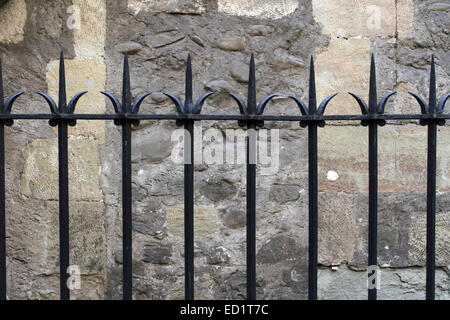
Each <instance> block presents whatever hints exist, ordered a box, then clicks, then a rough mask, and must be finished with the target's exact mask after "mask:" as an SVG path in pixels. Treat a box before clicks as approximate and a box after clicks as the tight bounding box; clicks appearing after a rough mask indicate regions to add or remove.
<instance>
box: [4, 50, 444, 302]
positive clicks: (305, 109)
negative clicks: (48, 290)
mask: <svg viewBox="0 0 450 320" xmlns="http://www.w3.org/2000/svg"><path fill="white" fill-rule="evenodd" d="M0 73H1V66H0ZM2 78H3V77H2V75H1V74H0V79H1V80H0V299H6V296H7V292H6V243H5V242H6V237H5V236H6V235H5V233H6V230H5V220H6V219H5V215H6V211H5V150H4V148H5V145H4V138H5V126H11V125H13V121H14V120H15V119H35V120H39V119H40V120H49V124H50V125H51V126H57V127H58V157H59V159H58V163H59V258H60V259H59V261H60V297H61V299H63V300H68V299H70V290H69V288H68V284H67V281H68V278H69V275H68V268H69V265H70V262H69V189H68V186H69V178H68V134H67V129H68V126H75V125H76V121H77V120H81V119H89V120H113V121H114V123H115V124H116V125H118V126H121V127H122V210H123V212H122V219H123V227H122V228H123V299H127V300H128V299H132V287H133V285H132V194H131V182H132V174H131V152H132V150H131V138H132V134H131V126H136V125H138V124H139V121H140V120H174V121H176V123H177V125H178V126H184V128H185V152H184V157H185V162H184V163H185V164H184V250H185V252H184V253H185V254H184V259H185V298H186V299H188V300H192V299H194V168H193V157H194V151H193V150H194V146H193V144H194V122H195V121H201V120H231V121H233V120H234V121H238V124H239V126H241V127H246V128H247V132H248V133H249V134H247V141H246V148H247V161H246V165H247V186H246V188H247V192H246V197H247V199H246V200H247V299H250V300H255V299H256V298H257V296H256V241H255V240H256V163H255V161H252V159H254V158H255V155H254V154H253V153H254V152H255V144H256V138H255V135H254V134H250V133H251V132H254V130H255V129H257V128H260V127H263V126H264V121H298V122H299V123H300V126H301V127H304V128H305V127H307V128H308V158H309V160H308V167H309V177H308V179H309V229H308V232H309V237H308V246H309V249H308V298H309V299H310V300H315V299H317V266H318V161H317V154H318V150H317V128H318V127H323V126H324V125H325V122H326V121H332V120H349V121H357V122H360V124H361V125H362V126H367V127H368V134H369V144H368V145H369V227H368V228H369V230H368V231H369V233H368V266H369V268H368V284H369V285H368V298H369V299H370V300H375V299H376V298H377V284H378V283H377V281H378V280H377V279H378V278H377V276H376V274H375V273H376V272H377V269H376V268H371V267H374V266H377V230H378V225H377V221H378V220H377V219H378V213H377V198H378V197H377V194H378V188H377V178H378V160H377V156H378V154H377V153H378V144H377V131H378V126H384V125H385V124H386V121H388V120H389V121H399V120H414V119H415V120H419V121H420V124H421V125H423V126H427V127H428V151H427V152H428V164H427V166H428V169H427V220H426V221H427V224H426V229H427V230H426V298H427V299H428V300H433V299H434V298H435V266H436V264H435V260H436V256H435V238H436V235H435V229H436V147H437V146H436V141H437V126H442V125H444V124H445V120H446V119H450V114H444V113H443V111H444V105H445V104H446V101H447V100H448V99H449V98H450V93H447V94H446V95H444V96H443V97H442V98H441V99H440V100H439V101H438V97H437V96H436V71H435V62H434V57H433V58H432V62H431V77H430V93H429V102H428V103H427V102H426V101H425V100H424V99H423V98H422V97H421V96H419V95H417V94H415V93H411V95H412V96H413V97H414V98H415V99H416V100H417V102H418V103H419V105H420V110H421V114H385V113H384V111H385V106H386V104H387V102H388V100H389V98H390V97H391V96H392V95H393V94H395V92H389V93H387V94H386V95H384V96H383V97H382V98H381V100H380V101H378V97H377V85H376V68H375V60H374V58H373V56H372V61H371V69H370V92H369V101H368V103H366V102H365V101H364V100H363V99H361V98H360V97H359V96H357V95H356V94H354V93H350V94H351V95H352V96H353V97H354V98H355V99H356V101H357V103H358V104H359V106H360V108H361V114H359V115H325V114H324V112H325V109H326V106H327V104H328V103H329V102H330V101H331V100H332V99H333V97H334V96H336V94H333V95H331V96H329V97H328V98H326V99H325V100H324V101H323V102H322V103H320V104H319V106H317V100H316V86H315V72H314V62H313V59H311V67H310V81H309V101H308V105H307V104H305V103H304V102H303V101H302V100H301V99H299V98H297V97H296V96H294V95H290V96H289V98H291V99H293V100H294V101H295V102H296V104H297V105H298V107H299V109H300V114H299V115H264V114H263V113H264V109H265V107H266V105H267V103H268V102H269V101H270V100H272V99H273V98H274V97H276V96H278V95H277V94H271V95H268V96H267V97H266V98H264V99H263V100H262V101H260V102H259V103H258V102H257V101H256V77H255V62H254V57H253V55H252V57H251V61H250V72H249V83H248V97H247V103H245V102H244V101H243V99H242V98H240V97H238V96H236V95H234V94H230V95H231V96H232V97H233V99H234V100H235V101H236V102H237V104H238V107H239V110H240V114H236V115H224V114H220V115H206V114H201V110H202V106H203V104H204V102H205V100H206V99H207V98H208V97H209V96H210V95H211V94H213V93H212V92H208V93H206V94H204V95H202V96H201V97H200V98H199V99H198V100H197V102H195V103H194V100H193V97H192V66H191V57H190V56H188V59H187V63H186V80H185V85H186V88H185V101H184V103H182V102H181V101H180V99H179V98H178V97H176V96H174V95H172V94H169V93H164V94H165V95H166V96H167V97H169V98H170V99H171V100H172V102H173V103H174V104H175V107H176V110H177V113H176V114H139V108H140V105H141V104H142V102H143V100H144V99H145V98H146V97H147V96H149V95H150V94H151V92H149V93H146V94H143V95H141V96H139V97H138V98H137V99H136V100H134V101H132V96H131V86H130V72H129V64H128V56H127V55H125V58H124V70H123V91H122V101H119V100H118V98H116V97H115V96H114V95H113V94H112V93H109V92H102V93H103V94H104V95H105V96H107V97H108V98H109V99H110V100H111V102H112V104H113V106H114V110H115V113H114V114H74V111H75V107H76V105H77V102H78V100H79V99H80V98H81V97H82V96H83V95H84V94H85V93H86V92H80V93H78V94H76V95H75V96H74V97H73V98H72V99H71V100H70V101H69V102H67V97H66V83H65V69H64V56H63V54H62V53H61V57H60V70H59V97H58V101H57V102H55V101H54V100H53V99H52V98H51V97H49V96H48V95H46V94H45V93H42V92H39V93H38V94H39V95H41V96H42V97H43V98H44V99H45V100H46V101H47V103H48V104H49V106H50V110H51V113H50V114H12V113H11V110H12V106H13V104H14V102H15V101H16V99H17V98H18V97H19V96H20V95H22V94H23V92H19V93H15V94H13V95H12V96H11V97H9V98H8V99H7V100H6V101H4V95H3V80H2Z"/></svg>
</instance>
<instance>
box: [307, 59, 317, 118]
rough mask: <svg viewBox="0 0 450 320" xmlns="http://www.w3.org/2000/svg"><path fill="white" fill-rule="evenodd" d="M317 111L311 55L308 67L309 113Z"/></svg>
mask: <svg viewBox="0 0 450 320" xmlns="http://www.w3.org/2000/svg"><path fill="white" fill-rule="evenodd" d="M316 111H317V94H316V71H315V69H314V58H313V56H311V62H310V67H309V114H315V113H316Z"/></svg>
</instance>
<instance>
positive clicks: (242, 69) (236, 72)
mask: <svg viewBox="0 0 450 320" xmlns="http://www.w3.org/2000/svg"><path fill="white" fill-rule="evenodd" d="M247 69H248V66H247V65H246V64H244V63H242V62H239V61H233V62H232V63H231V64H230V75H231V77H232V78H233V79H234V80H236V81H237V82H241V83H247V82H248V70H247Z"/></svg>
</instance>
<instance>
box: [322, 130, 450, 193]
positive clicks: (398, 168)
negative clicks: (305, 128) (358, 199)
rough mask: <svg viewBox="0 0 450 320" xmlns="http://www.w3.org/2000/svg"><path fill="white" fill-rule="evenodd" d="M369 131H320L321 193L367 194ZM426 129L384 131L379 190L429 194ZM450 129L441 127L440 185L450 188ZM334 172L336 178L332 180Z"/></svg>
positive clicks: (438, 171) (379, 157) (443, 187)
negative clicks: (426, 192)
mask: <svg viewBox="0 0 450 320" xmlns="http://www.w3.org/2000/svg"><path fill="white" fill-rule="evenodd" d="M367 136H368V133H367V128H365V127H350V126H334V127H332V126H329V127H325V128H323V129H320V130H319V188H320V190H321V191H337V192H355V191H364V192H365V191H367V190H368V151H367V148H368V146H367V139H368V138H367ZM426 136H427V128H426V127H422V126H418V125H413V124H410V125H402V126H395V127H394V126H386V127H383V128H380V129H379V139H378V144H379V151H378V188H379V190H380V192H424V191H425V190H426V165H427V162H426V156H427V149H426ZM449 140H450V135H449V130H448V128H447V127H442V128H440V129H439V134H438V141H439V142H438V158H437V187H438V190H439V191H443V192H444V191H449V190H450V180H449V178H448V171H449V165H448V164H449V163H450V162H449V161H450V159H449V156H448V154H449V149H448V148H449V145H450V144H449V142H450V141H449ZM329 172H334V173H336V174H337V176H338V177H337V179H330V175H329V174H328V173H329Z"/></svg>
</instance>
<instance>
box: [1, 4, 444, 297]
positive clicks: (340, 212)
mask: <svg viewBox="0 0 450 320" xmlns="http://www.w3.org/2000/svg"><path fill="white" fill-rule="evenodd" d="M449 15H450V5H449V4H448V2H447V1H444V0H426V1H418V0H386V1H382V2H380V1H375V0H346V1H339V0H332V1H331V0H330V1H319V0H277V1H275V0H246V1H243V0H195V1H187V0H170V1H169V0H120V1H118V0H61V1H46V0H10V1H7V2H6V4H4V5H2V6H1V7H0V18H2V21H4V24H3V25H4V26H5V27H4V28H2V29H1V30H0V55H1V58H2V61H3V65H4V73H5V76H4V77H5V84H6V91H7V92H6V93H7V94H10V93H11V92H15V91H19V90H26V91H27V94H26V95H25V96H24V97H23V98H21V99H20V100H18V102H17V104H16V105H15V106H16V109H15V110H14V111H13V112H16V113H20V112H36V113H45V112H49V111H48V110H47V106H46V105H45V102H44V101H42V100H40V98H39V97H37V96H36V94H33V92H35V91H44V92H48V93H49V94H50V95H52V96H55V95H56V94H57V91H56V90H57V74H58V64H57V59H58V56H59V51H60V50H64V52H65V54H66V69H67V70H66V71H67V75H68V79H67V81H68V94H72V93H74V92H78V91H82V90H89V94H88V95H86V97H83V98H82V99H81V100H80V103H79V106H78V110H77V112H81V113H104V112H112V106H110V105H109V104H107V103H106V101H105V100H104V98H103V97H102V96H101V95H100V94H99V91H102V90H107V91H111V92H114V93H116V94H118V93H120V91H121V73H122V56H123V54H124V53H128V54H129V56H130V64H131V80H132V90H133V92H132V93H133V95H134V96H138V95H139V94H142V93H144V92H147V91H153V92H154V94H152V96H151V97H150V98H149V99H148V100H146V103H145V104H143V106H142V112H149V113H172V112H175V109H174V107H173V105H172V104H171V102H170V101H169V100H168V99H167V98H166V97H165V96H164V95H162V94H161V92H163V91H164V92H172V93H174V94H177V95H180V96H182V95H183V90H184V86H183V83H184V75H183V68H184V60H185V58H186V56H187V53H191V55H192V56H193V67H194V78H195V81H194V93H195V95H198V94H200V93H203V92H205V91H206V90H213V91H215V92H216V93H217V94H216V95H214V96H213V98H212V99H211V100H208V102H207V103H206V104H205V106H204V112H205V113H225V112H226V113H237V112H238V109H237V106H235V105H234V103H233V102H232V100H231V99H230V97H229V96H228V95H227V92H233V93H237V94H239V95H241V96H243V95H245V94H246V85H247V82H248V75H247V70H248V61H249V57H250V53H251V52H253V53H254V54H255V57H256V62H257V88H258V98H262V97H264V96H265V95H267V94H270V93H275V92H277V93H281V94H288V93H295V94H296V95H297V96H299V97H302V98H304V99H307V92H308V88H307V78H308V65H309V57H310V56H311V55H314V56H315V58H316V71H317V86H318V98H319V99H320V98H325V97H326V96H327V95H329V94H331V93H334V92H337V93H339V95H338V97H337V98H336V99H335V100H334V101H333V102H332V103H330V105H329V107H328V109H327V113H330V114H345V113H353V114H355V113H359V109H358V106H357V105H356V103H355V102H354V101H353V100H352V99H351V97H349V96H348V95H347V94H346V92H347V91H349V90H351V91H353V92H355V93H357V94H359V95H361V96H363V97H367V94H368V74H369V73H368V71H369V62H370V59H369V58H370V53H371V52H374V53H375V56H376V58H377V65H378V70H377V71H378V80H379V81H378V86H379V90H380V92H382V93H384V92H386V91H390V90H396V91H398V95H397V96H396V98H395V99H394V100H393V102H392V103H390V104H389V105H388V106H387V112H388V113H419V109H418V106H417V105H416V104H415V102H414V101H413V99H412V98H411V97H408V95H407V92H408V91H419V92H420V93H421V94H423V95H425V96H427V83H428V67H429V63H430V57H431V54H432V53H434V54H435V55H436V60H437V73H438V79H439V82H438V91H439V93H441V94H442V93H444V92H447V91H448V88H449V80H450V67H449V66H450V63H449V62H450V55H449V53H448V52H449V49H450V48H449V43H450V19H449ZM266 113H268V114H270V113H272V114H278V113H279V114H281V113H285V114H286V113H288V114H298V113H299V110H298V109H297V107H296V106H295V105H294V104H293V103H292V102H291V101H289V100H287V99H286V98H283V97H280V98H278V99H276V100H274V102H272V103H270V104H269V105H268V107H267V109H266ZM198 125H199V126H200V125H201V127H198V130H202V131H203V132H207V131H208V129H211V128H212V129H216V130H217V132H219V133H220V134H222V135H224V134H225V130H226V129H237V124H236V123H233V122H225V123H224V122H220V123H219V122H216V121H210V122H202V123H201V124H200V123H199V124H198ZM266 128H268V129H279V130H280V131H279V136H280V150H279V154H280V155H279V160H280V163H279V170H278V171H276V172H275V173H273V174H269V175H262V174H261V170H260V172H259V173H260V174H259V175H258V178H257V188H258V190H257V197H258V198H257V210H258V211H257V234H258V236H257V250H258V253H257V262H258V270H257V271H258V297H260V298H262V299H305V298H306V292H307V278H306V276H307V227H308V226H307V215H308V210H307V205H308V202H307V201H308V188H307V143H306V138H307V133H306V132H305V130H304V129H302V128H300V126H299V125H298V123H270V122H266ZM175 129H177V127H176V125H175V123H172V122H170V121H142V122H141V124H140V126H138V127H137V128H135V130H134V131H133V139H134V140H133V210H134V211H133V248H134V252H133V258H134V298H135V299H182V298H183V294H184V288H183V286H184V283H183V281H184V277H183V275H184V269H183V268H184V263H183V166H182V165H179V164H177V163H174V162H173V161H172V155H173V150H174V147H175V145H176V142H175V141H173V139H172V133H173V132H174V130H175ZM366 130H367V129H366V128H363V127H360V126H355V125H354V124H352V123H351V122H334V123H331V122H330V123H328V124H327V126H326V127H325V128H323V129H320V130H319V191H320V196H319V208H320V221H319V226H320V227H319V232H320V233H319V262H320V264H321V266H320V273H319V297H320V298H322V299H365V298H366V287H365V286H366V280H365V277H366V273H365V268H366V265H367V263H366V261H367V240H366V239H367V201H368V197H367V179H368V175H367V131H366ZM439 130H440V131H439V148H438V189H439V194H438V208H437V209H438V216H437V233H438V237H437V255H438V261H437V263H438V266H439V268H438V271H437V276H436V279H437V291H436V294H437V297H438V298H439V299H449V298H450V287H449V285H450V283H449V275H450V274H449V269H448V266H449V265H450V252H449V249H448V248H449V241H450V218H449V211H450V209H449V208H450V207H449V205H450V193H449V191H450V180H449V177H448V176H449V172H450V171H449V170H450V158H449V156H448V154H450V152H449V151H450V150H449V148H450V131H449V129H448V126H445V127H440V129H439ZM6 137H7V145H6V152H7V153H6V159H7V213H8V217H7V234H8V238H7V245H8V247H7V249H8V262H9V265H8V272H9V274H8V277H9V297H10V298H11V299H57V298H58V228H57V226H58V202H57V197H58V193H57V147H56V143H57V135H56V131H55V130H54V129H53V128H50V127H49V126H48V123H46V122H45V121H16V123H15V125H14V126H13V127H12V128H10V129H7V134H6ZM425 141H426V129H425V128H423V127H420V126H419V125H418V124H417V123H416V122H414V121H411V122H402V123H399V125H390V124H389V125H387V126H386V127H383V128H381V129H380V137H379V145H380V150H379V191H380V199H379V215H380V218H379V219H380V226H379V265H380V266H381V267H382V278H381V286H382V288H381V290H380V291H379V295H380V298H387V299H388V298H401V299H423V298H424V285H425V276H424V267H423V266H424V250H425V203H426V202H425V194H424V192H425V188H426V144H425V143H426V142H425ZM214 143H217V142H214V141H212V140H211V139H209V138H208V137H207V136H206V139H205V140H204V141H203V148H204V150H205V152H208V150H210V149H211V147H212V146H214ZM226 143H231V142H229V141H228V140H227V142H226ZM208 148H209V149H208ZM69 153H70V167H69V170H70V183H71V184H70V192H71V193H70V199H71V263H72V264H76V265H79V266H80V269H81V272H82V278H81V279H82V281H81V289H80V290H75V291H74V292H73V293H72V296H73V298H84V299H119V298H120V297H121V276H122V255H121V197H120V195H121V187H120V178H121V174H120V171H121V162H120V157H121V152H120V130H119V128H117V127H116V126H114V124H113V123H112V122H104V121H79V122H78V124H77V126H76V127H74V128H72V129H71V131H70V140H69ZM260 169H261V168H260ZM195 179H196V180H195V188H196V190H195V199H196V206H195V217H196V224H195V234H196V239H195V241H196V242H195V253H196V259H195V264H196V270H195V272H196V273H195V277H196V278H195V280H196V288H195V290H196V297H197V298H198V299H241V298H244V297H245V282H246V280H245V166H243V165H242V164H233V163H231V164H230V163H228V164H211V163H205V162H201V163H199V164H197V165H196V172H195Z"/></svg>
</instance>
